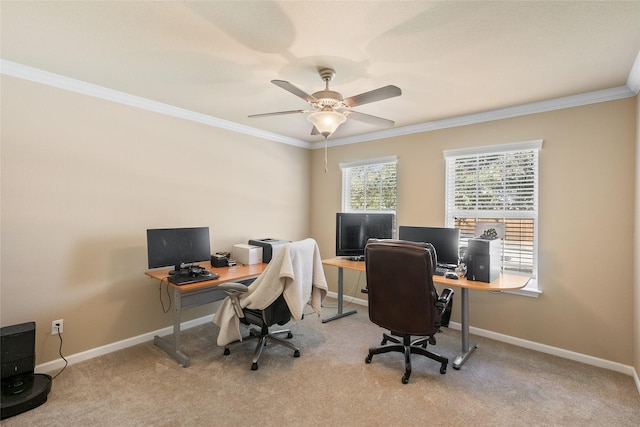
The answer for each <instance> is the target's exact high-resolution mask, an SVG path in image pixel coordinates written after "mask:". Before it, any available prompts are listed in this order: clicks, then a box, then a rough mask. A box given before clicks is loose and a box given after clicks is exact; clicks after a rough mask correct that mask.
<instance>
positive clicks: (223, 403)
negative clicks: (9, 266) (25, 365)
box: [1, 307, 640, 427]
mask: <svg viewBox="0 0 640 427" xmlns="http://www.w3.org/2000/svg"><path fill="white" fill-rule="evenodd" d="M325 311H327V310H325ZM289 325H290V326H292V329H293V331H294V338H293V341H294V342H296V343H297V344H299V346H300V348H301V353H302V355H301V357H300V358H293V357H292V352H291V351H290V350H289V349H285V348H284V347H277V346H274V347H271V346H269V347H267V348H266V349H265V352H264V353H263V355H262V358H261V360H260V366H259V369H258V370H257V371H251V370H250V369H249V366H250V362H251V356H252V353H253V347H252V346H251V348H250V349H249V348H248V347H240V348H238V349H236V350H235V351H233V352H232V354H231V355H229V356H223V354H222V349H221V348H219V347H217V346H216V344H215V337H216V335H217V328H216V327H215V326H214V325H213V324H211V323H210V324H205V325H201V326H198V327H195V328H192V329H189V330H187V331H185V332H184V334H183V335H182V338H183V341H182V342H183V351H184V352H185V353H186V354H188V355H189V356H190V357H191V362H192V365H191V367H189V368H182V367H180V366H179V365H178V364H177V363H176V362H175V361H174V360H173V359H171V358H169V357H168V356H167V355H166V354H164V353H163V352H162V351H161V350H160V349H159V348H157V347H156V346H154V345H153V343H151V342H149V343H145V344H141V345H138V346H135V347H131V348H128V349H125V350H122V351H118V352H115V353H111V354H108V355H106V356H102V357H98V358H95V359H92V360H90V361H86V362H82V363H78V364H76V365H72V366H69V367H67V369H66V370H65V371H64V372H63V373H62V374H61V375H60V376H59V377H58V378H56V379H55V380H54V382H53V387H52V390H51V393H50V395H49V400H48V402H47V403H45V404H44V405H42V406H40V407H38V408H36V409H33V410H31V411H29V412H25V413H23V414H20V415H17V416H15V417H12V418H9V419H6V420H4V421H2V423H1V424H2V426H6V427H13V426H107V425H108V426H239V425H264V426H289V425H292V426H293V425H295V426H333V425H345V426H365V425H366V426H399V425H405V426H424V425H445V426H464V425H474V426H531V425H535V426H603V425H613V426H637V425H640V396H639V394H638V391H637V389H636V387H635V384H634V381H633V378H632V377H629V376H626V375H623V374H619V373H616V372H612V371H607V370H603V369H600V368H595V367H592V366H588V365H584V364H581V363H577V362H572V361H569V360H565V359H561V358H558V357H555V356H549V355H546V354H543V353H538V352H534V351H531V350H527V349H522V348H519V347H514V346H511V345H508V344H504V343H501V342H496V341H492V340H488V339H484V338H482V337H473V338H474V340H475V341H476V342H477V343H478V349H476V351H475V352H474V354H473V355H472V356H471V357H470V359H469V360H468V361H467V363H466V364H465V365H464V366H463V367H462V369H460V370H454V369H453V368H452V367H451V361H452V360H453V358H454V356H455V355H456V353H457V352H458V350H459V348H460V333H459V331H455V330H451V329H447V328H443V332H442V333H441V334H438V344H437V345H436V346H435V347H430V348H432V349H433V350H435V351H438V352H440V353H441V354H443V355H445V356H448V357H449V358H450V364H449V369H448V370H447V373H446V374H445V375H441V374H440V373H439V364H437V363H436V362H434V361H431V360H429V359H426V358H422V357H417V356H414V357H413V359H412V363H413V373H412V375H411V378H410V381H409V384H406V385H404V384H402V382H401V377H402V374H403V372H404V366H403V365H404V363H403V356H402V355H401V354H399V353H388V354H384V355H377V356H374V358H373V362H372V363H371V364H365V363H364V358H365V356H366V355H367V349H368V348H369V347H370V346H376V345H378V344H379V342H380V339H381V334H382V332H383V331H382V329H380V328H378V327H377V326H376V325H373V324H372V323H370V322H369V320H368V317H367V314H366V308H363V307H358V313H357V314H356V315H353V316H349V317H346V318H343V319H339V320H336V321H333V322H330V323H327V324H323V323H321V322H320V319H319V318H317V317H316V316H315V315H307V316H305V318H304V319H303V320H302V321H300V322H297V323H293V324H291V323H290V324H289Z"/></svg>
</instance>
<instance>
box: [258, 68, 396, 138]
mask: <svg viewBox="0 0 640 427" xmlns="http://www.w3.org/2000/svg"><path fill="white" fill-rule="evenodd" d="M318 72H319V74H320V78H321V79H322V80H323V81H324V82H325V88H324V90H320V91H317V92H314V93H313V94H311V95H309V94H307V93H306V92H305V91H303V90H302V89H299V88H298V87H297V86H295V85H293V84H291V83H289V82H287V81H284V80H271V83H273V84H275V85H276V86H279V87H281V88H282V89H284V90H286V91H288V92H291V93H292V94H294V95H296V96H298V97H300V98H302V99H304V100H305V101H306V102H307V103H308V104H309V105H310V106H311V108H312V109H311V110H290V111H278V112H274V113H264V114H254V115H250V116H249V117H265V116H275V115H282V114H296V113H309V115H308V116H307V120H309V121H310V122H311V123H312V124H313V129H312V130H311V134H312V135H317V134H321V135H323V136H324V137H325V138H328V137H329V135H331V134H333V132H335V130H336V129H337V128H338V126H340V125H341V124H342V123H344V122H345V121H346V119H347V117H348V118H351V119H354V120H358V121H360V122H364V123H368V124H371V125H374V126H382V127H390V126H393V125H394V124H395V122H393V121H392V120H388V119H383V118H381V117H376V116H371V115H369V114H364V113H360V112H357V111H354V110H351V108H352V107H356V106H359V105H363V104H368V103H370V102H375V101H382V100H383V99H387V98H393V97H395V96H400V95H402V91H401V90H400V88H399V87H397V86H393V85H388V86H384V87H381V88H378V89H374V90H372V91H369V92H364V93H361V94H359V95H355V96H351V97H349V98H343V97H342V95H341V94H340V93H339V92H336V91H334V90H330V89H329V82H330V81H332V80H333V79H334V78H335V76H336V72H335V70H334V69H333V68H328V67H327V68H320V69H319V70H318Z"/></svg>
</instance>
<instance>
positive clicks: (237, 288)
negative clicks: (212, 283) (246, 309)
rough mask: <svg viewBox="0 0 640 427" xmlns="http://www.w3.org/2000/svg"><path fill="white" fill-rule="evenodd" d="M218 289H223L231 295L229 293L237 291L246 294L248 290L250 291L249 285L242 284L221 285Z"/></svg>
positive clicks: (228, 283)
mask: <svg viewBox="0 0 640 427" xmlns="http://www.w3.org/2000/svg"><path fill="white" fill-rule="evenodd" d="M218 287H219V288H220V289H223V290H224V291H225V292H227V293H230V292H229V291H237V292H239V293H244V292H247V290H249V288H248V287H247V285H243V284H242V283H237V282H227V283H221V284H219V285H218Z"/></svg>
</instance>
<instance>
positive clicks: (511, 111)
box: [312, 56, 640, 150]
mask: <svg viewBox="0 0 640 427" xmlns="http://www.w3.org/2000/svg"><path fill="white" fill-rule="evenodd" d="M639 57H640V56H639ZM638 62H639V61H636V66H634V68H638V69H639V70H638V74H640V65H638ZM639 79H640V77H639ZM638 85H640V82H638ZM637 93H638V91H637V90H636V91H635V93H634V91H633V90H632V89H631V88H629V87H627V86H619V87H614V88H610V89H603V90H597V91H594V92H587V93H582V94H579V95H572V96H565V97H562V98H556V99H550V100H546V101H539V102H532V103H529V104H523V105H518V106H515V107H507V108H501V109H497V110H491V111H485V112H482V113H476V114H468V115H464V116H458V117H451V118H447V119H442V120H435V121H432V122H425V123H420V124H417V125H411V126H403V127H398V128H393V129H387V130H383V131H380V132H373V133H368V134H364V135H355V136H350V137H345V138H337V139H333V140H332V139H329V142H328V145H329V147H337V146H340V145H347V144H356V143H358V142H366V141H374V140H378V139H384V138H393V137H397V136H403V135H412V134H415V133H422V132H430V131H434V130H440V129H447V128H453V127H458V126H466V125H472V124H477V123H485V122H492V121H495V120H502V119H509V118H513V117H519V116H526V115H529V114H536V113H544V112H547V111H554V110H562V109H565V108H572V107H580V106H583V105H589V104H596V103H600V102H606V101H615V100H618V99H624V98H630V97H633V96H635V95H637ZM320 148H324V141H323V142H321V143H319V142H316V143H313V147H312V149H314V150H315V149H320Z"/></svg>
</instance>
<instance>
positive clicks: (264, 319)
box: [219, 239, 327, 371]
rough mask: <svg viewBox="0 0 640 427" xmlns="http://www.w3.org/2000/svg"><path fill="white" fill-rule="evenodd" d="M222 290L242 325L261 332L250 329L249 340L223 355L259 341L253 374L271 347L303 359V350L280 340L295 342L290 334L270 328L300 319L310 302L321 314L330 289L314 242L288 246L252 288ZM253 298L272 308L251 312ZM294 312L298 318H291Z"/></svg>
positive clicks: (229, 285) (237, 286)
mask: <svg viewBox="0 0 640 427" xmlns="http://www.w3.org/2000/svg"><path fill="white" fill-rule="evenodd" d="M219 287H220V288H222V289H224V290H225V292H226V293H227V294H228V295H229V300H230V303H231V305H232V306H233V310H234V311H235V314H236V315H237V317H238V318H239V321H240V323H242V324H244V325H247V326H251V325H255V326H257V327H258V328H259V329H256V328H252V329H250V331H249V336H247V337H244V338H242V339H241V340H240V341H234V342H231V343H228V344H226V345H225V346H224V354H225V355H229V354H230V353H231V349H230V348H231V347H233V346H236V345H240V344H244V343H246V342H252V341H258V343H257V344H256V347H255V350H254V354H253V361H252V363H251V370H253V371H255V370H257V369H258V360H259V359H260V355H261V354H262V350H263V349H264V347H265V346H266V345H267V344H268V343H273V344H278V345H283V346H286V347H289V348H290V349H292V350H293V357H300V349H299V348H298V347H296V346H295V345H293V344H292V343H291V342H289V341H286V340H284V339H282V338H281V337H280V336H281V335H285V336H286V338H292V336H293V335H292V333H291V330H289V329H284V330H277V331H273V330H270V329H269V328H270V327H271V326H274V325H284V324H286V323H287V322H289V320H291V319H292V318H295V319H297V320H299V319H301V318H302V312H303V310H304V306H305V304H306V303H307V302H308V301H309V299H311V305H312V307H313V308H314V311H316V312H318V314H319V311H320V303H321V301H322V298H323V297H324V295H325V294H326V289H327V285H326V279H325V277H324V271H323V270H322V263H321V260H320V254H319V249H318V246H317V244H316V242H315V240H313V239H305V240H302V241H299V242H293V243H289V244H287V245H286V246H285V247H284V248H283V249H281V250H280V252H278V254H277V255H276V256H275V257H274V258H273V259H272V260H271V262H270V263H269V265H268V266H267V268H266V269H265V270H264V271H263V273H262V274H261V275H260V277H259V278H258V279H256V281H255V282H254V283H253V284H252V285H250V287H247V286H245V285H243V284H240V283H223V284H220V285H219ZM251 298H254V299H257V300H260V301H262V300H265V299H266V300H267V301H272V302H270V303H269V302H267V304H269V305H268V306H267V307H266V308H263V309H256V308H249V307H248V305H249V306H250V305H251V303H247V301H248V300H251ZM273 298H275V300H274V299H273ZM287 299H288V300H289V303H287ZM253 303H255V301H253ZM289 304H293V305H291V306H290V305H289ZM254 305H255V304H254ZM257 305H258V306H259V305H260V303H258V304H257ZM292 310H293V311H294V312H295V313H297V314H296V315H294V314H292Z"/></svg>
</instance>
